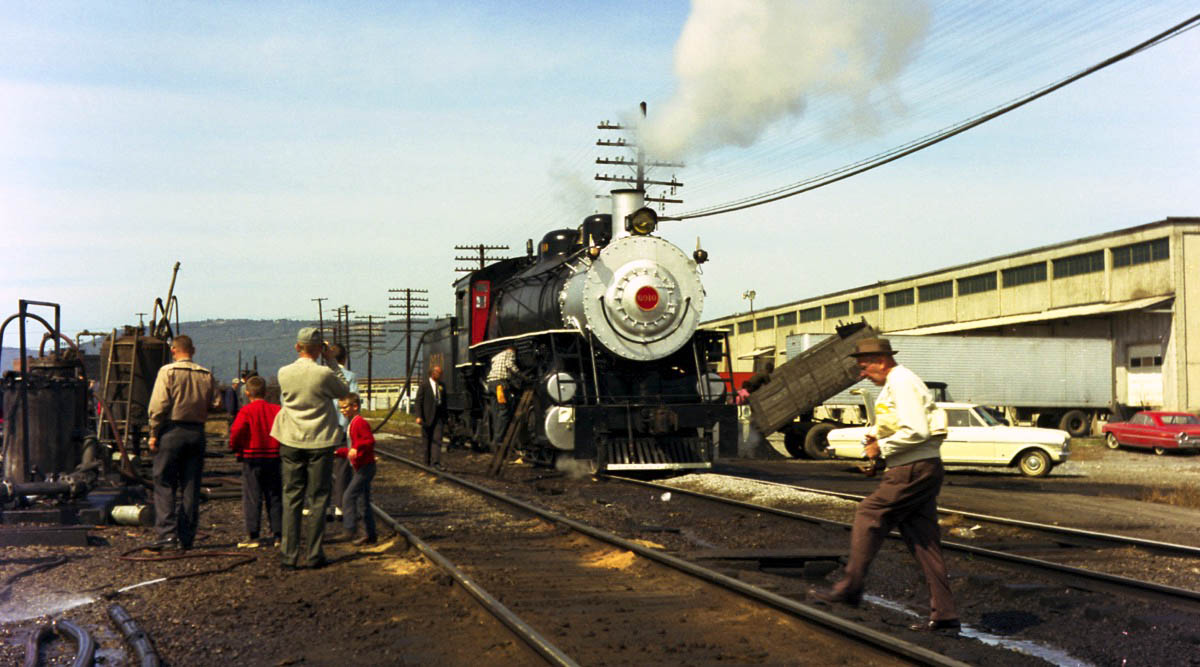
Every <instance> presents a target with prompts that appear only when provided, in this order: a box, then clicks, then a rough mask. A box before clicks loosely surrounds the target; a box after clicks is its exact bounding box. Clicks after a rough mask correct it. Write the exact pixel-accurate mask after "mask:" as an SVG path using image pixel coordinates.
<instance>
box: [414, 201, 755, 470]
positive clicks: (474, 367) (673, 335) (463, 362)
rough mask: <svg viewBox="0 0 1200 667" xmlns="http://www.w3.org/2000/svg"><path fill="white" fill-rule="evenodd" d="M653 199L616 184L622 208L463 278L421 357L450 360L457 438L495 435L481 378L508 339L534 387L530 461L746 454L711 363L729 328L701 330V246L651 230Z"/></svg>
mask: <svg viewBox="0 0 1200 667" xmlns="http://www.w3.org/2000/svg"><path fill="white" fill-rule="evenodd" d="M643 202H644V197H643V194H642V192H641V191H640V190H617V191H614V192H613V213H612V214H599V215H592V216H590V217H588V218H586V219H585V220H584V221H583V224H582V225H580V226H579V227H578V228H575V229H560V230H554V231H551V232H549V233H547V234H546V235H545V237H544V238H543V239H542V241H541V243H540V244H539V246H538V249H537V250H538V251H537V252H536V253H532V252H531V253H529V255H528V256H526V257H518V258H513V259H506V260H502V261H499V262H496V263H494V264H491V265H488V266H485V267H484V268H482V269H480V270H478V271H473V272H471V273H469V274H467V275H465V276H464V277H463V278H461V279H459V280H458V281H457V282H456V283H455V298H456V314H455V316H454V317H451V318H446V319H444V320H440V321H438V322H436V323H435V325H434V329H433V330H432V331H430V332H429V333H428V334H427V336H426V339H425V342H424V344H423V347H424V353H423V357H424V360H425V367H426V368H429V367H430V366H432V365H435V364H436V365H440V366H442V367H443V369H444V371H445V374H444V381H445V382H447V401H448V407H449V410H450V423H449V431H450V437H451V439H452V440H457V441H460V442H461V441H464V440H470V441H473V442H476V443H487V442H490V441H491V433H490V419H489V418H488V415H487V411H486V410H485V406H486V396H485V393H486V390H485V382H484V381H485V378H486V376H487V372H488V369H489V366H490V361H491V358H492V357H493V356H494V355H495V354H496V353H498V352H500V351H502V350H503V349H505V348H506V347H509V346H512V347H514V348H515V349H516V351H517V361H518V365H519V366H520V367H521V370H522V375H523V376H524V378H525V379H526V385H527V386H529V387H532V389H533V404H532V408H531V409H530V410H529V412H528V413H527V414H526V415H525V419H527V422H526V423H525V425H526V426H527V427H528V428H527V431H526V432H527V434H528V437H527V438H525V439H524V440H523V442H522V443H521V445H520V447H521V450H522V452H523V454H524V455H525V457H526V458H527V459H532V460H533V461H536V462H539V463H545V464H550V463H554V462H562V461H569V460H575V461H580V462H583V463H584V464H586V466H587V468H589V469H591V470H595V471H603V470H631V469H688V468H708V467H711V466H712V462H713V460H714V459H715V458H716V456H717V454H718V452H719V453H721V454H723V455H732V454H734V453H736V449H737V435H736V412H735V408H734V407H733V406H732V405H729V404H728V400H727V397H728V395H729V392H728V391H727V389H728V388H727V385H726V384H725V382H724V381H723V380H722V379H721V378H720V377H719V376H718V375H717V374H716V373H715V372H713V369H714V366H715V365H716V364H717V363H719V362H720V361H721V359H722V358H723V356H722V355H723V347H724V346H723V342H724V337H725V333H724V332H722V331H710V330H704V329H699V328H698V325H699V322H700V314H701V310H702V308H703V305H704V289H703V286H702V284H701V281H700V272H699V267H698V265H699V263H701V262H703V261H704V259H705V255H704V254H703V251H702V250H697V251H696V253H695V254H694V255H693V256H692V257H688V256H687V255H686V254H685V253H684V252H683V251H682V250H680V249H679V248H678V247H676V246H675V245H673V244H671V243H670V242H668V241H666V240H664V239H662V238H660V237H658V236H655V235H654V231H655V230H656V227H657V218H656V216H655V215H654V212H653V211H652V210H651V209H648V208H644V207H643ZM514 393H517V392H514ZM518 396H519V393H518V395H517V396H511V397H509V400H512V401H516V400H517V398H518ZM518 417H520V415H518Z"/></svg>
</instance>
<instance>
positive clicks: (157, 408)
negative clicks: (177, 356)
mask: <svg viewBox="0 0 1200 667" xmlns="http://www.w3.org/2000/svg"><path fill="white" fill-rule="evenodd" d="M216 401H217V382H216V380H215V379H214V378H213V376H212V373H210V372H209V370H208V369H207V368H205V367H203V366H201V365H200V364H197V363H195V362H194V361H191V360H185V361H176V362H174V363H170V364H167V365H166V366H163V367H162V368H160V369H158V377H156V378H155V379H154V390H153V391H152V392H151V393H150V405H149V406H148V407H147V411H148V412H149V417H150V433H151V434H153V435H154V436H158V435H160V434H161V433H162V431H163V429H165V428H166V427H167V423H168V422H193V423H196V424H203V423H204V420H205V419H206V418H207V417H208V410H209V408H211V407H212V406H213V405H214V404H215V403H216Z"/></svg>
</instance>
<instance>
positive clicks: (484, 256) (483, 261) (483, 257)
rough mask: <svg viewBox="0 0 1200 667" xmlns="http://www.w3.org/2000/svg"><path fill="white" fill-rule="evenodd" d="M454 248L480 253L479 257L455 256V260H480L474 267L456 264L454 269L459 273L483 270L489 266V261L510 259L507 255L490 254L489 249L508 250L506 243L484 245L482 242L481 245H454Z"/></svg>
mask: <svg viewBox="0 0 1200 667" xmlns="http://www.w3.org/2000/svg"><path fill="white" fill-rule="evenodd" d="M454 249H455V250H470V251H472V252H475V253H478V255H479V256H478V257H455V258H454V261H456V262H479V266H478V267H474V266H456V267H454V270H455V271H458V272H459V273H470V272H471V271H480V270H482V269H483V267H485V266H487V263H488V262H497V261H500V260H502V259H508V258H507V257H490V256H488V251H489V250H508V249H509V248H508V246H506V245H484V244H482V243H481V244H479V245H456V246H454Z"/></svg>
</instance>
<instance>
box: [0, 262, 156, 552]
mask: <svg viewBox="0 0 1200 667" xmlns="http://www.w3.org/2000/svg"><path fill="white" fill-rule="evenodd" d="M178 271H179V264H178V263H176V264H175V272H176V274H177V273H178ZM174 286H175V274H173V275H172V278H171V289H170V290H169V291H168V295H167V298H166V299H165V300H163V299H159V300H157V301H156V302H155V307H154V319H153V320H152V321H151V325H150V330H149V332H148V333H147V332H145V331H144V330H143V328H142V327H140V326H139V327H126V329H125V334H124V335H122V336H118V335H117V333H116V331H115V330H114V331H113V333H112V334H111V335H110V336H108V337H106V338H105V339H104V341H103V343H102V345H101V350H102V354H101V359H100V360H99V361H100V363H99V364H94V363H88V362H89V361H90V360H88V359H85V355H84V354H83V352H82V350H81V348H80V346H79V344H78V343H77V342H76V341H73V340H71V339H70V338H69V337H67V336H65V335H63V334H62V331H61V323H60V317H59V315H60V307H59V305H58V304H56V303H50V302H45V301H31V300H25V299H22V300H20V301H19V304H18V305H19V310H18V312H17V313H16V314H14V315H12V316H10V317H8V318H7V319H5V320H4V321H3V323H2V324H0V345H2V344H3V342H4V335H5V333H7V330H8V327H9V325H10V324H13V323H16V325H17V330H18V338H19V346H20V347H19V351H20V359H19V360H18V363H17V364H15V366H16V367H15V368H14V369H13V370H6V371H4V372H3V375H2V376H0V406H2V408H3V415H2V416H3V438H4V439H3V447H2V449H0V469H2V472H3V477H2V479H0V524H23V525H22V526H21V527H10V526H8V525H5V526H4V527H3V529H0V546H6V545H14V544H32V543H40V544H74V545H79V546H82V545H84V544H86V543H87V542H86V526H87V525H96V524H101V523H104V522H106V521H107V520H109V519H113V520H115V521H123V522H132V523H143V524H146V523H149V522H151V521H152V520H153V514H152V512H150V511H148V508H147V507H146V506H145V505H144V503H145V501H146V494H145V488H146V486H147V485H148V482H147V481H146V477H147V475H146V472H145V470H144V469H145V468H146V462H145V461H140V460H139V459H138V458H137V456H136V454H137V449H138V446H139V443H140V440H141V436H142V429H143V428H144V426H145V424H146V423H147V407H148V405H149V401H150V394H151V391H152V390H153V386H154V380H155V378H156V377H157V374H158V370H159V368H160V367H161V366H163V365H164V364H165V363H166V362H167V361H168V360H169V350H170V341H171V339H172V337H173V335H174V334H173V331H172V328H171V324H170V317H171V315H172V313H174V314H175V317H176V326H175V329H176V330H177V329H178V306H177V304H178V302H177V300H176V298H175V296H174ZM41 308H48V309H52V311H53V317H52V318H51V320H52V321H49V320H47V319H46V318H45V317H43V316H42V315H40V314H38V313H37V312H34V310H33V309H41ZM31 323H32V324H35V325H40V326H41V328H42V329H44V330H45V331H44V332H43V335H42V339H41V343H40V345H37V346H36V347H34V346H32V345H31V344H30V343H31V341H30V339H29V335H30V332H29V331H28V325H29V324H31ZM84 335H87V336H93V337H96V336H97V334H94V333H91V332H82V333H81V334H80V337H83V336H84ZM50 343H53V350H48V349H47V346H48V344H50ZM33 349H36V350H37V352H38V355H37V356H32V355H31V352H32V351H33ZM89 366H90V367H92V368H93V369H95V368H99V369H101V372H100V377H99V378H95V377H93V375H92V374H91V373H89V370H88V368H89ZM92 372H93V373H94V372H95V371H94V370H93V371H92ZM96 380H99V381H100V382H101V384H100V385H99V386H98V387H95V389H94V391H93V386H92V385H93V384H94V383H95V381H96ZM93 401H94V402H93ZM114 459H115V460H116V461H118V463H117V464H116V465H115V466H114ZM139 464H140V465H139ZM24 524H62V525H59V526H55V527H54V528H44V527H40V526H38V525H24Z"/></svg>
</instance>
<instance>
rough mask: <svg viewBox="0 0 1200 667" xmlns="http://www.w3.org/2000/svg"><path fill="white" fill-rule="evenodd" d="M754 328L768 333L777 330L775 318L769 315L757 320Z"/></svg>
mask: <svg viewBox="0 0 1200 667" xmlns="http://www.w3.org/2000/svg"><path fill="white" fill-rule="evenodd" d="M754 328H755V329H758V330H759V331H766V330H767V329H774V328H775V316H774V315H767V316H766V317H760V318H758V319H757V320H755V321H754Z"/></svg>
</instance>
